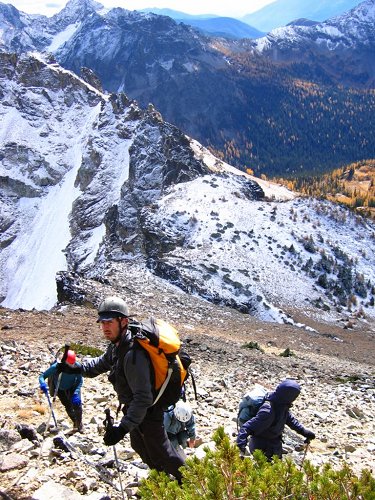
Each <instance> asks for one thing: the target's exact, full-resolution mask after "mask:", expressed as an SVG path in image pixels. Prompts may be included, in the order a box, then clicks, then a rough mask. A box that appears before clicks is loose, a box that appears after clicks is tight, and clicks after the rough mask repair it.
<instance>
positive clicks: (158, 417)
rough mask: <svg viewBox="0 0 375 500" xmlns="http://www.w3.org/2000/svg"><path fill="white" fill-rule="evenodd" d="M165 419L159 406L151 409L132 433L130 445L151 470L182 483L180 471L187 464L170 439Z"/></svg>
mask: <svg viewBox="0 0 375 500" xmlns="http://www.w3.org/2000/svg"><path fill="white" fill-rule="evenodd" d="M163 417H164V412H163V409H162V408H158V407H157V406H156V407H155V406H152V407H151V408H149V409H148V410H147V414H146V417H145V418H144V420H143V422H142V423H141V424H140V425H139V426H138V427H137V428H136V429H134V430H132V431H131V432H130V443H131V446H132V448H133V449H134V450H135V451H136V452H137V453H138V455H139V456H140V457H141V459H142V460H143V462H144V463H145V464H147V465H148V466H149V467H150V468H151V469H156V470H157V471H164V472H166V473H167V474H172V476H174V477H175V478H176V479H177V481H179V482H181V472H180V471H179V470H178V469H179V468H180V467H181V466H182V465H184V463H185V462H184V460H182V458H181V457H180V456H179V455H178V453H177V452H176V450H175V449H174V448H173V446H172V445H171V443H170V441H169V439H168V436H167V433H166V432H165V429H164V418H163Z"/></svg>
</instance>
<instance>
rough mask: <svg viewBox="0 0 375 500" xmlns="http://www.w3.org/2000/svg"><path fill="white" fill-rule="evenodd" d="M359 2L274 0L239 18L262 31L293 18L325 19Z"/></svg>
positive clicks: (282, 24) (348, 0) (341, 0)
mask: <svg viewBox="0 0 375 500" xmlns="http://www.w3.org/2000/svg"><path fill="white" fill-rule="evenodd" d="M358 4H359V1H358V0H335V1H334V2H332V1H331V0H304V1H303V2H301V0H275V1H273V2H271V3H268V4H267V5H265V6H264V7H262V8H261V9H259V10H257V11H255V12H253V13H252V14H247V15H246V16H244V17H243V18H242V19H241V20H242V21H244V22H246V23H248V24H250V25H251V26H255V27H256V28H258V29H260V30H263V31H271V30H273V29H275V28H278V27H280V26H285V25H287V24H289V23H291V22H292V21H294V20H295V19H301V18H305V19H309V20H310V21H325V20H326V19H329V18H331V17H336V16H338V15H340V14H342V13H343V12H346V11H348V10H350V9H352V8H353V7H355V6H356V5H358Z"/></svg>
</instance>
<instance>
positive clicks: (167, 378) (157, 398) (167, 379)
mask: <svg viewBox="0 0 375 500" xmlns="http://www.w3.org/2000/svg"><path fill="white" fill-rule="evenodd" d="M172 372H173V370H172V368H171V367H169V368H168V373H167V377H166V379H165V380H164V382H163V385H162V386H161V387H160V389H159V393H158V395H157V397H156V399H155V401H154V402H153V403H152V405H151V406H154V405H156V403H157V402H158V401H159V399H160V398H161V396H162V395H163V392H164V391H165V389H166V387H167V385H168V383H169V381H170V379H171V376H172Z"/></svg>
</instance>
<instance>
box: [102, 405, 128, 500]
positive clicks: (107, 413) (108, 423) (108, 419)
mask: <svg viewBox="0 0 375 500" xmlns="http://www.w3.org/2000/svg"><path fill="white" fill-rule="evenodd" d="M104 427H105V428H106V429H110V428H111V427H113V418H112V417H111V410H110V409H109V408H106V410H105V420H104ZM112 448H113V455H114V457H115V463H116V469H117V474H118V478H119V481H120V488H121V495H122V498H123V500H125V494H124V490H123V488H122V481H121V473H120V464H119V461H118V457H117V451H116V445H113V446H112Z"/></svg>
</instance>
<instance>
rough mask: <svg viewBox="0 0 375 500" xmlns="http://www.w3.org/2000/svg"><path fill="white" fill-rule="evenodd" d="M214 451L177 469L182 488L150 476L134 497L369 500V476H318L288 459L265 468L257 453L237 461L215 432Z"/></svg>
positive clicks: (326, 469) (326, 472)
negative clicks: (138, 494)
mask: <svg viewBox="0 0 375 500" xmlns="http://www.w3.org/2000/svg"><path fill="white" fill-rule="evenodd" d="M213 440H214V442H215V444H216V450H215V451H212V450H210V449H209V448H205V451H206V455H205V457H204V458H202V459H201V460H199V459H198V458H196V457H193V458H189V459H188V460H187V461H186V465H185V467H183V468H182V469H181V470H182V475H183V482H182V485H181V486H179V485H178V484H177V481H173V480H171V479H170V478H169V477H168V476H167V475H166V474H165V473H163V472H161V473H160V472H157V471H155V470H153V471H151V473H150V475H149V477H148V479H146V480H144V481H143V482H142V483H141V486H140V488H139V493H140V495H141V498H143V499H146V500H151V499H152V500H174V499H176V500H198V499H199V500H234V499H243V500H245V499H251V500H258V499H259V500H260V499H270V500H282V499H283V500H284V499H287V498H290V499H293V500H302V499H310V500H327V499H330V500H343V499H363V500H374V499H375V479H374V477H373V476H372V475H371V474H370V472H369V471H366V470H364V471H362V474H361V476H360V477H357V476H355V475H354V473H353V472H352V471H351V470H350V468H349V466H347V465H345V466H344V467H343V468H342V469H341V470H338V471H334V470H333V469H332V468H331V467H330V466H329V465H328V464H327V465H324V466H323V468H322V469H321V470H320V469H319V467H315V466H313V465H311V463H310V462H308V461H307V460H306V461H305V462H304V463H303V466H302V467H300V466H297V465H296V464H294V463H293V462H292V460H290V459H286V460H284V461H282V460H279V459H278V458H275V460H274V461H273V462H268V461H267V460H266V458H265V456H264V455H263V453H262V452H260V451H257V452H255V453H254V456H253V457H252V458H250V457H249V458H245V459H243V460H242V459H241V458H240V455H239V452H238V449H237V446H235V445H232V444H231V443H230V440H229V437H228V436H227V435H226V434H225V433H224V429H223V428H222V427H220V428H219V429H217V430H216V432H215V433H214V435H213Z"/></svg>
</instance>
